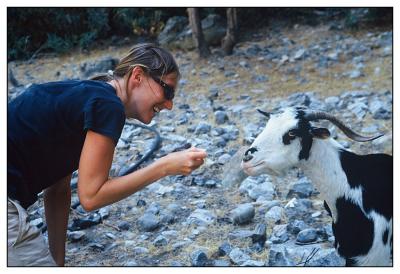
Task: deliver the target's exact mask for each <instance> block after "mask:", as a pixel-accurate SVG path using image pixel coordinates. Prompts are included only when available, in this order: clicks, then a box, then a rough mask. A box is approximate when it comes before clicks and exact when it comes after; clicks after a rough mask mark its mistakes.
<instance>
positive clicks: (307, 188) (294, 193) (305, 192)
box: [286, 177, 314, 198]
mask: <svg viewBox="0 0 400 274" xmlns="http://www.w3.org/2000/svg"><path fill="white" fill-rule="evenodd" d="M313 191H314V186H313V185H312V183H311V181H310V180H309V179H308V178H307V177H302V178H300V179H299V180H298V181H297V182H294V183H292V184H291V185H290V186H289V192H288V194H287V196H286V198H292V197H298V198H309V197H310V196H311V194H312V193H313Z"/></svg>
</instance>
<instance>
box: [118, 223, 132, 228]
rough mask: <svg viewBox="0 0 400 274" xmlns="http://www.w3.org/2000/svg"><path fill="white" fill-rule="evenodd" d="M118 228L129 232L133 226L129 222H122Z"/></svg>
mask: <svg viewBox="0 0 400 274" xmlns="http://www.w3.org/2000/svg"><path fill="white" fill-rule="evenodd" d="M118 228H119V229H121V230H129V229H130V228H131V224H130V223H129V222H127V221H122V222H120V223H119V224H118Z"/></svg>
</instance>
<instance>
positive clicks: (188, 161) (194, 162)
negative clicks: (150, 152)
mask: <svg viewBox="0 0 400 274" xmlns="http://www.w3.org/2000/svg"><path fill="white" fill-rule="evenodd" d="M205 157H207V153H206V152H205V150H203V149H199V148H195V147H191V148H189V149H186V150H183V151H178V152H173V153H170V154H168V155H167V156H164V157H162V158H160V159H159V161H162V164H163V166H164V167H165V172H166V175H189V174H190V173H192V171H193V170H195V169H197V168H198V167H200V166H201V165H202V164H203V163H204V158H205Z"/></svg>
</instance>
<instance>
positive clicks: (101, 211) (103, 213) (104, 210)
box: [99, 206, 110, 220]
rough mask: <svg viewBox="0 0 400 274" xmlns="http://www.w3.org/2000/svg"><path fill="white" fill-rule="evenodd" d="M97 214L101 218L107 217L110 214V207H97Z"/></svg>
mask: <svg viewBox="0 0 400 274" xmlns="http://www.w3.org/2000/svg"><path fill="white" fill-rule="evenodd" d="M99 214H100V217H101V219H102V220H104V219H107V218H108V216H110V207H109V206H105V207H102V208H100V209H99Z"/></svg>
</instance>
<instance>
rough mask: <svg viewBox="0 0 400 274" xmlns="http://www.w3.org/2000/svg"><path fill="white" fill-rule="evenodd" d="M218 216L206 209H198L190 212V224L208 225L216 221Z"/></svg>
mask: <svg viewBox="0 0 400 274" xmlns="http://www.w3.org/2000/svg"><path fill="white" fill-rule="evenodd" d="M215 221H216V216H215V215H214V214H213V213H212V212H210V211H208V210H206V209H200V208H198V209H196V210H195V211H193V212H192V214H190V216H189V217H188V219H187V222H188V223H189V224H196V225H198V226H207V225H210V224H213V223H215Z"/></svg>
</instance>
